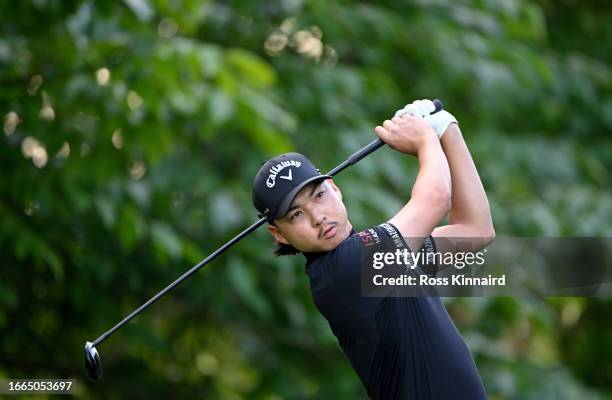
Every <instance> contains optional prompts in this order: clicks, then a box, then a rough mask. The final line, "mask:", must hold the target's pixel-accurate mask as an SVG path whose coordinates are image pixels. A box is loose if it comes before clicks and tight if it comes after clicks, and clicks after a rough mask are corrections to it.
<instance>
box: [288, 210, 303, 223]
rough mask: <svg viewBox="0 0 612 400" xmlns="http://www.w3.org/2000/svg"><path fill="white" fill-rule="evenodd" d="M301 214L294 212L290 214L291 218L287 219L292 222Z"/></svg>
mask: <svg viewBox="0 0 612 400" xmlns="http://www.w3.org/2000/svg"><path fill="white" fill-rule="evenodd" d="M300 213H301V211H296V212H294V213H293V214H291V217H290V218H289V221H293V219H294V218H296V217H297V216H299V215H300Z"/></svg>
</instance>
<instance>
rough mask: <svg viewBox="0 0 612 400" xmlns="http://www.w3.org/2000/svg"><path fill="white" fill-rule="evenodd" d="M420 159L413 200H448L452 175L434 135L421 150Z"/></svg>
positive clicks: (413, 189) (413, 188)
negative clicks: (439, 198)
mask: <svg viewBox="0 0 612 400" xmlns="http://www.w3.org/2000/svg"><path fill="white" fill-rule="evenodd" d="M418 157H419V173H418V175H417V179H416V181H415V183H414V186H413V187H412V195H411V198H413V199H414V198H422V199H428V198H431V199H433V200H437V197H446V198H448V196H447V194H448V193H450V191H451V175H450V171H449V164H448V162H447V159H446V157H445V156H444V152H443V151H442V148H441V147H440V143H439V140H438V138H436V137H435V136H433V135H432V137H431V138H428V139H427V141H426V143H424V144H423V145H422V146H421V147H420V148H419V152H418ZM438 195H440V196H438ZM444 206H445V207H446V205H444ZM445 214H446V213H445Z"/></svg>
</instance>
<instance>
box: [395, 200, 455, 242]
mask: <svg viewBox="0 0 612 400" xmlns="http://www.w3.org/2000/svg"><path fill="white" fill-rule="evenodd" d="M448 208H449V196H448V193H446V192H436V191H435V190H434V191H432V192H430V193H428V194H427V196H422V197H413V198H411V199H410V201H409V202H408V203H407V204H406V205H405V206H404V207H403V208H402V209H401V210H400V211H399V212H398V213H397V214H396V215H395V216H394V217H393V218H391V219H390V220H389V223H390V224H391V225H394V226H395V227H397V229H398V230H399V231H400V233H401V235H402V236H403V237H404V239H405V240H406V243H407V244H408V247H410V248H411V249H420V248H421V245H422V244H423V241H424V240H425V239H426V238H427V237H428V236H429V235H430V234H431V233H432V231H433V230H434V228H435V227H436V226H437V225H438V224H439V223H440V220H441V219H442V218H444V216H445V215H446V213H447V212H448Z"/></svg>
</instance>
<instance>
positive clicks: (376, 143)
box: [327, 99, 442, 176]
mask: <svg viewBox="0 0 612 400" xmlns="http://www.w3.org/2000/svg"><path fill="white" fill-rule="evenodd" d="M433 103H434V105H435V106H436V109H435V110H433V112H432V113H431V114H435V113H437V112H438V111H440V110H442V102H441V101H440V100H439V99H435V100H434V101H433ZM384 144H385V142H383V141H382V140H380V138H376V139H375V140H373V141H372V142H371V143H370V144H368V145H367V146H365V147H364V148H362V149H361V150H359V151H357V152H355V153H354V154H352V155H351V156H350V157H349V158H347V159H346V161H344V162H343V163H342V164H340V165H338V166H337V167H336V168H334V169H332V170H331V171H329V172H328V173H327V175H330V176H334V175H336V174H337V173H338V172H340V171H342V170H343V169H345V168H346V167H348V166H349V165H353V164H357V163H358V162H359V160H361V159H362V158H364V157H365V156H367V155H369V154H370V153H372V152H374V151H375V150H378V149H379V148H381V147H382V146H384Z"/></svg>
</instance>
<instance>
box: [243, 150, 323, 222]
mask: <svg viewBox="0 0 612 400" xmlns="http://www.w3.org/2000/svg"><path fill="white" fill-rule="evenodd" d="M328 178H331V176H329V175H322V174H321V173H320V172H319V170H318V169H317V168H315V166H314V165H313V164H312V163H311V162H310V160H309V159H308V158H306V157H304V156H303V155H301V154H299V153H286V154H281V155H279V156H276V157H274V158H272V159H270V160H268V161H266V162H264V163H263V165H262V166H261V168H259V171H257V175H255V180H254V181H253V205H254V206H255V208H256V209H257V211H259V217H260V218H262V217H264V216H265V217H266V218H267V219H268V222H271V221H272V220H274V219H278V218H281V217H283V216H285V214H287V210H289V206H290V205H291V202H292V201H293V199H294V198H295V196H297V194H298V193H299V191H300V190H301V189H302V188H303V187H304V186H306V185H308V184H309V183H311V182H315V181H320V180H324V179H328Z"/></svg>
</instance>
